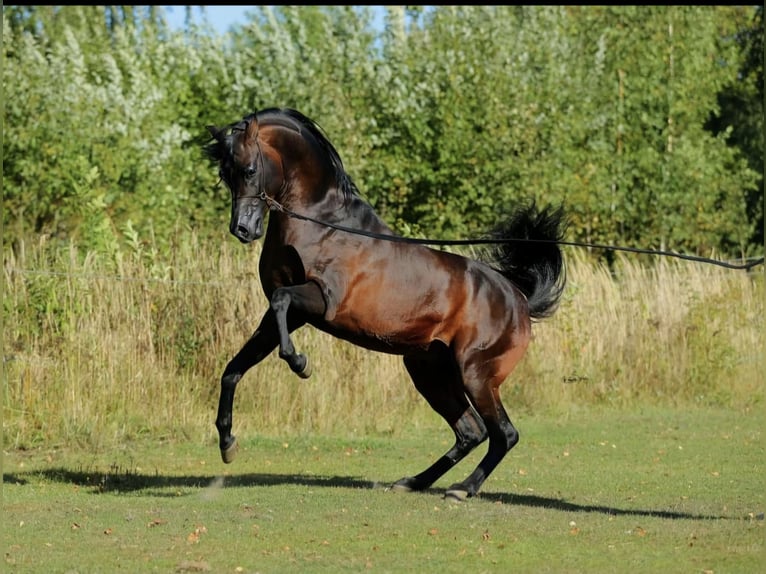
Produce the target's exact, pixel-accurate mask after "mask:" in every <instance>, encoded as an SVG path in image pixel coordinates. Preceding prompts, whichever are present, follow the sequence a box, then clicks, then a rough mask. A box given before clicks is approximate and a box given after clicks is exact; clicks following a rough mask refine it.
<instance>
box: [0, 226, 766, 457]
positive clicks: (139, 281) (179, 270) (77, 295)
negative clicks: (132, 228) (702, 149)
mask: <svg viewBox="0 0 766 574" xmlns="http://www.w3.org/2000/svg"><path fill="white" fill-rule="evenodd" d="M259 249H260V247H259V245H257V244H255V245H253V246H250V247H243V246H241V245H239V244H237V243H235V242H233V241H223V242H222V243H220V244H218V245H214V244H211V243H210V242H206V243H203V242H202V241H200V240H199V239H198V238H195V237H189V238H186V240H185V241H184V242H182V243H179V245H178V248H177V250H176V251H175V252H174V253H173V255H172V256H170V257H166V258H164V257H161V256H160V255H158V254H157V253H152V252H146V251H145V250H144V249H143V248H141V247H140V246H139V245H138V244H137V245H136V246H135V247H134V248H133V249H132V250H130V252H125V251H123V252H119V251H117V252H110V253H108V254H100V255H96V254H94V253H87V254H83V253H81V252H80V251H79V250H78V249H77V248H76V247H75V246H74V245H70V246H68V247H66V248H61V247H53V246H51V245H48V244H47V243H46V242H45V241H42V240H41V241H40V243H39V244H36V245H32V246H26V248H25V249H23V250H16V252H15V254H14V253H11V252H7V253H6V255H5V260H4V298H3V303H4V333H3V335H4V337H3V338H4V354H3V356H4V361H3V363H4V391H5V400H4V406H3V426H4V436H5V445H6V446H7V447H11V448H25V447H31V446H34V445H38V444H46V445H56V444H62V443H72V442H78V443H83V444H86V445H91V446H108V445H110V444H114V443H116V442H119V441H124V440H129V439H132V438H136V437H140V436H142V435H147V436H151V437H153V438H154V439H157V440H161V439H177V438H183V439H185V440H199V441H213V440H215V431H214V427H213V420H214V418H215V411H216V407H217V400H218V390H219V387H218V385H219V377H220V374H221V372H222V371H223V368H224V366H225V365H226V362H227V361H228V359H230V358H231V356H232V355H233V354H234V353H235V352H236V351H237V350H238V349H239V348H240V346H241V345H242V344H243V343H244V341H245V340H246V339H247V337H248V336H249V335H250V334H251V333H252V331H253V330H254V329H255V328H256V326H257V324H258V322H259V320H260V317H261V315H262V314H263V312H264V311H265V309H266V302H265V300H264V298H263V295H262V291H261V287H260V283H259V281H258V277H257V260H258V255H259V253H260V251H259ZM19 253H21V255H19ZM566 255H567V260H568V276H569V286H568V288H567V291H566V293H565V297H564V299H563V301H562V304H561V306H560V308H559V310H558V312H557V313H556V315H554V316H553V317H552V318H551V319H549V320H547V321H545V322H543V323H539V324H537V325H536V326H535V328H534V329H535V340H534V341H533V343H532V345H531V346H530V348H529V351H528V352H527V355H526V357H525V359H524V360H523V361H522V363H521V365H520V366H519V367H518V368H517V370H516V372H514V373H513V374H512V375H511V377H510V378H509V380H508V381H507V382H506V384H505V385H504V387H503V393H504V399H505V402H506V406H507V409H508V411H509V412H510V413H511V415H512V417H513V415H514V413H517V412H518V411H519V410H548V411H550V410H553V411H558V412H566V411H568V410H569V409H572V408H573V407H577V406H578V405H584V404H587V405H592V404H608V405H614V406H617V407H630V406H635V405H640V404H641V403H646V402H652V403H663V404H671V405H689V404H699V403H702V404H711V403H712V404H717V405H726V406H730V407H731V408H738V409H741V408H750V407H752V406H754V405H757V404H760V403H762V401H763V392H764V385H763V380H762V379H763V372H764V336H763V333H764V329H763V326H764V325H763V307H764V281H763V273H762V271H761V272H760V273H758V274H749V275H748V274H746V273H744V272H740V271H731V270H725V269H721V268H717V267H712V266H705V265H700V264H692V263H688V262H674V261H672V260H665V261H655V262H654V263H655V265H653V266H651V267H650V266H645V265H642V264H639V263H638V262H636V260H635V259H630V258H621V259H619V261H618V263H617V265H616V266H615V267H614V269H612V270H609V269H607V268H605V267H603V266H597V265H593V264H591V263H589V262H587V261H586V260H585V259H584V258H583V257H582V256H580V254H578V253H577V252H567V254H566ZM294 340H295V342H296V346H297V347H298V348H299V349H300V350H301V351H303V352H306V353H307V354H308V355H310V357H311V360H312V361H313V364H314V375H313V376H312V378H311V379H309V380H308V381H303V380H301V379H298V378H297V377H296V376H295V375H293V374H292V373H291V372H290V370H289V369H288V367H287V366H286V365H285V364H284V363H283V362H282V361H280V360H279V359H278V358H277V357H276V353H274V354H272V356H270V357H268V358H267V359H266V360H265V361H263V363H261V364H260V365H258V366H257V367H255V368H254V369H253V370H251V371H250V372H249V373H248V374H247V375H246V377H245V378H244V379H243V381H242V382H241V383H240V385H239V387H238V389H237V395H236V398H235V411H234V427H235V432H236V433H244V434H250V435H251V436H252V434H254V433H263V434H276V433H293V432H319V433H357V432H358V433H365V432H379V433H380V432H383V433H386V432H388V433H395V432H398V431H399V430H400V429H402V428H411V427H413V426H417V425H432V424H443V423H441V421H440V420H439V419H438V417H437V416H436V415H435V414H434V413H433V412H432V411H430V409H429V407H428V406H427V405H426V404H425V401H423V400H422V399H421V398H420V397H419V396H418V395H417V393H416V391H414V389H413V388H412V385H411V384H410V382H409V379H408V378H407V375H406V373H405V371H404V369H403V367H402V364H401V360H400V358H398V357H393V356H389V355H383V354H375V353H372V352H368V351H365V350H362V349H358V348H356V347H353V346H351V345H349V344H347V343H344V342H341V341H338V340H335V339H333V338H331V337H330V336H328V335H325V334H323V333H320V332H318V331H315V330H313V329H312V328H305V329H302V330H300V331H298V332H297V333H295V335H294Z"/></svg>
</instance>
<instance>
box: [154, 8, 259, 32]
mask: <svg viewBox="0 0 766 574" xmlns="http://www.w3.org/2000/svg"><path fill="white" fill-rule="evenodd" d="M164 8H165V16H166V17H167V20H168V25H169V26H170V27H171V28H173V29H178V30H180V29H182V28H183V27H184V25H185V24H186V22H185V20H186V6H164ZM200 8H201V6H193V7H192V15H193V18H194V21H195V22H197V23H198V24H199V23H201V22H202V12H201V10H200ZM204 8H205V14H206V15H207V19H208V20H209V21H210V24H212V26H213V28H215V30H216V31H217V32H219V33H221V34H223V33H224V32H227V31H228V30H229V27H230V26H231V25H232V24H244V23H245V21H246V20H247V17H246V16H245V12H248V11H251V10H252V9H253V7H252V6H205V7H204Z"/></svg>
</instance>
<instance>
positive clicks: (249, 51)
mask: <svg viewBox="0 0 766 574" xmlns="http://www.w3.org/2000/svg"><path fill="white" fill-rule="evenodd" d="M3 85H4V92H5V94H4V96H5V97H4V101H5V106H4V110H3V123H4V133H3V195H4V197H3V200H4V209H3V224H4V229H5V234H6V240H10V243H11V244H13V242H14V241H15V240H18V239H20V238H23V237H26V236H29V235H30V234H49V235H51V236H53V237H56V238H74V239H76V240H77V241H79V242H81V244H83V245H84V246H86V247H87V248H89V249H99V250H110V249H114V248H115V246H116V245H118V244H119V243H120V242H122V241H125V240H126V239H127V240H130V241H133V242H136V241H138V242H144V243H146V244H150V245H152V246H155V247H156V248H158V249H160V250H161V249H162V248H163V247H164V246H166V245H168V243H169V242H170V241H172V240H174V238H177V237H183V236H184V235H185V234H186V233H187V232H188V231H190V230H196V231H197V232H199V233H206V232H208V231H209V232H210V233H216V234H220V235H219V236H223V234H224V233H225V230H226V226H225V221H226V218H227V216H228V206H227V205H226V203H227V201H228V199H227V196H226V193H225V191H224V190H223V189H221V188H216V187H215V184H216V170H214V169H211V168H210V166H209V165H207V164H206V163H205V162H204V161H203V160H202V157H201V154H200V144H201V142H202V139H203V138H204V137H205V134H206V133H207V132H206V130H205V126H206V125H208V124H218V125H220V124H224V123H229V122H232V121H234V120H237V119H239V118H241V117H242V116H244V115H246V114H247V113H250V112H252V111H254V110H255V109H259V108H262V107H266V106H290V107H295V108H297V109H299V110H301V111H303V112H304V113H306V114H307V115H308V116H310V117H312V118H314V119H315V120H316V121H317V122H318V123H319V124H320V125H322V127H323V128H324V129H325V131H326V132H327V133H328V135H329V137H330V139H331V140H332V141H333V142H334V143H335V145H336V147H337V148H338V149H339V151H340V153H341V156H342V157H343V158H344V161H345V164H346V167H347V169H348V170H349V172H350V173H351V175H352V177H353V178H354V179H355V181H356V183H357V185H358V187H359V188H360V190H361V191H362V194H363V195H364V196H365V197H367V198H368V199H369V200H370V201H371V202H372V203H373V205H374V206H375V207H376V209H377V210H378V211H379V212H380V214H381V215H382V216H383V217H384V218H385V219H386V220H387V221H389V222H390V223H391V224H393V225H395V226H396V227H397V228H398V229H399V230H400V231H402V232H404V233H409V234H420V235H427V236H430V237H448V238H464V237H466V236H472V235H476V234H479V233H481V231H482V230H484V229H486V228H488V227H489V226H491V225H492V224H493V222H494V220H495V219H496V217H497V213H498V211H500V210H502V209H504V208H505V206H507V205H512V204H513V203H515V202H517V201H519V200H521V199H523V198H528V197H534V198H536V199H538V200H539V201H542V202H559V201H563V202H564V204H565V205H566V207H567V210H568V211H569V213H570V215H571V217H572V225H571V227H570V231H569V235H570V237H569V239H572V240H587V241H598V242H611V243H618V244H624V245H634V246H640V247H647V248H649V247H655V248H664V249H675V250H679V251H684V252H687V253H697V254H704V255H708V254H710V253H711V252H713V251H714V252H717V253H719V254H726V255H729V256H740V255H751V254H760V253H761V252H762V244H763V177H762V176H763V153H762V150H763V8H762V7H760V6H759V7H755V8H753V7H734V6H647V7H640V8H639V7H636V6H592V7H575V6H558V7H556V6H537V7H526V6H495V7H488V6H476V7H469V6H435V7H430V8H428V9H424V8H422V7H421V8H418V7H407V8H406V9H405V8H403V7H388V8H387V9H386V18H385V25H384V27H383V29H382V30H378V29H376V28H374V27H373V26H372V12H371V9H370V8H359V7H349V6H335V7H318V6H308V7H295V6H280V7H253V10H252V12H250V13H249V19H248V20H247V21H244V22H242V25H241V26H237V27H235V28H234V29H232V30H231V31H230V32H229V33H228V34H226V35H220V34H217V33H216V32H215V31H213V30H212V28H210V27H209V26H208V25H205V26H202V27H200V26H196V25H191V24H190V25H189V26H188V27H187V29H186V30H184V31H182V32H176V31H172V30H170V29H169V27H168V26H167V24H166V21H165V14H164V12H163V9H162V7H115V6H95V7H86V6H74V7H60V6H38V7H30V6H4V7H3ZM6 243H8V241H6Z"/></svg>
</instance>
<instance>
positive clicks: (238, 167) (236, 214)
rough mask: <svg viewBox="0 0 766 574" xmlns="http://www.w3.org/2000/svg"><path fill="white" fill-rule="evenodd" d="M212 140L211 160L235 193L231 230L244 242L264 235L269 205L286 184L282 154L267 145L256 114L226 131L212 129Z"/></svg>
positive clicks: (209, 156) (232, 192) (207, 146)
mask: <svg viewBox="0 0 766 574" xmlns="http://www.w3.org/2000/svg"><path fill="white" fill-rule="evenodd" d="M208 131H209V132H210V135H211V136H212V141H211V143H209V144H208V145H206V146H205V148H204V151H205V153H206V155H207V156H208V158H210V159H211V160H213V161H214V162H216V163H217V164H218V175H219V177H220V178H221V181H223V182H224V183H225V184H226V186H227V187H228V188H229V190H230V191H231V218H230V220H229V231H230V232H231V233H232V235H234V236H235V237H236V238H237V239H239V240H240V241H241V242H242V243H250V242H251V241H254V240H256V239H259V238H260V237H261V236H262V235H263V222H264V219H265V217H266V212H267V210H268V202H269V199H270V198H273V197H274V196H275V195H276V194H277V193H278V192H279V190H280V188H281V187H282V186H283V184H284V172H283V167H282V162H281V158H280V156H279V154H277V153H276V151H275V150H274V149H273V148H271V147H270V146H268V145H263V142H262V141H261V139H260V134H259V123H258V119H257V117H256V116H255V114H252V115H250V116H247V117H245V118H244V119H243V120H241V121H239V122H237V123H234V124H230V125H228V126H226V127H223V128H218V127H216V126H208Z"/></svg>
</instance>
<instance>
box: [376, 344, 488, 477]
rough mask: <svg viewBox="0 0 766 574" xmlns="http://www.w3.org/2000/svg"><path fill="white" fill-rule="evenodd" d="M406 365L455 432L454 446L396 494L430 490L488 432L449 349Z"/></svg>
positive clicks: (407, 361)
mask: <svg viewBox="0 0 766 574" xmlns="http://www.w3.org/2000/svg"><path fill="white" fill-rule="evenodd" d="M404 365H405V367H406V368H407V371H408V372H409V374H410V377H411V378H412V380H413V382H414V383H415V388H416V389H417V390H418V392H420V394H421V395H423V397H424V398H425V399H426V401H428V404H429V405H430V406H431V408H433V409H434V410H435V411H436V412H437V413H439V414H440V415H441V416H442V417H443V418H444V420H446V421H447V423H448V424H449V425H450V427H451V428H452V430H453V432H454V433H455V444H454V445H453V446H452V448H450V449H449V450H448V451H447V452H446V453H445V454H444V455H443V456H441V457H440V458H439V459H438V460H436V462H434V463H433V464H432V465H431V466H429V467H428V468H427V469H425V470H424V471H423V472H421V473H419V474H417V475H415V476H409V477H405V478H402V479H400V480H398V481H397V482H396V483H394V485H393V486H392V487H391V488H392V489H393V490H396V491H419V490H424V489H426V488H428V487H430V486H431V485H432V484H433V483H434V482H436V480H438V479H439V478H441V477H442V476H443V475H444V474H445V473H446V472H447V471H448V470H450V469H451V468H452V467H454V466H455V465H456V464H457V463H458V462H460V461H461V460H462V459H463V458H465V456H466V455H467V454H468V453H470V452H471V451H472V450H473V449H474V448H476V446H477V445H479V444H480V443H481V442H482V441H484V440H485V439H486V438H487V430H486V428H485V426H484V423H483V422H482V420H481V418H480V417H479V416H478V414H477V413H476V411H475V410H474V409H473V407H472V406H471V405H470V403H469V402H468V400H467V399H466V396H465V394H464V392H463V385H462V382H461V380H460V373H459V371H458V369H457V365H456V364H455V362H454V359H453V358H452V356H451V355H450V354H449V353H448V352H447V349H446V347H443V346H439V347H432V349H431V351H430V353H429V354H427V355H419V356H406V357H405V358H404Z"/></svg>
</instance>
